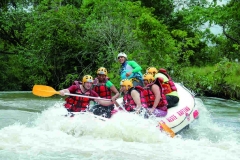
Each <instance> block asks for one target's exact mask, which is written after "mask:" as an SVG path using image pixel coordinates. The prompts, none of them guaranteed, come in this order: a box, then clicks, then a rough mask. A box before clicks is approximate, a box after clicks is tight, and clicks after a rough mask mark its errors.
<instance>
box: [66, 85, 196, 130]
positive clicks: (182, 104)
mask: <svg viewBox="0 0 240 160" xmlns="http://www.w3.org/2000/svg"><path fill="white" fill-rule="evenodd" d="M175 85H176V87H177V91H178V94H179V102H178V105H177V106H175V107H172V108H170V109H168V113H167V115H166V116H165V117H158V118H156V117H154V119H153V120H154V121H156V126H158V127H159V128H160V130H161V131H166V128H163V125H162V124H164V126H165V127H167V128H168V130H170V131H171V132H174V134H177V133H179V132H180V131H182V130H183V129H184V128H186V127H188V126H189V124H190V123H192V122H193V121H194V120H195V119H197V118H198V116H199V111H198V109H197V108H196V106H195V98H194V94H193V93H191V91H189V90H188V89H187V88H186V87H184V86H183V85H182V84H181V83H175ZM117 102H118V104H120V105H122V103H123V99H122V98H119V99H117ZM119 108H120V107H119ZM118 112H126V111H124V110H121V109H120V110H119V109H118V108H117V107H115V109H114V110H113V111H112V114H113V115H112V117H113V116H114V114H117V113H118ZM79 114H89V115H91V116H94V117H96V118H97V119H100V120H104V121H105V120H110V119H107V118H104V117H100V116H96V115H93V114H92V113H90V112H71V113H69V116H71V115H72V116H77V115H79ZM130 114H131V113H130ZM150 118H151V117H150Z"/></svg>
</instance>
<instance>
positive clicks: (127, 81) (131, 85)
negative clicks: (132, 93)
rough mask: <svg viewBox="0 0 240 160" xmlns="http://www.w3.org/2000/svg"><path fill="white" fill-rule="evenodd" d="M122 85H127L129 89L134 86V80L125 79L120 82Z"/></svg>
mask: <svg viewBox="0 0 240 160" xmlns="http://www.w3.org/2000/svg"><path fill="white" fill-rule="evenodd" d="M120 86H125V87H126V89H127V90H129V89H130V88H132V87H133V83H132V80H130V79H123V80H121V82H120Z"/></svg>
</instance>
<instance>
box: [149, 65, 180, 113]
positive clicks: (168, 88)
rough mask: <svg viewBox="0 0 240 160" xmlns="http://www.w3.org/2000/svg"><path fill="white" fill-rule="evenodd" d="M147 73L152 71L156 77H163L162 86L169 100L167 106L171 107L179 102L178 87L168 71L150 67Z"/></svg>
mask: <svg viewBox="0 0 240 160" xmlns="http://www.w3.org/2000/svg"><path fill="white" fill-rule="evenodd" d="M147 73H151V74H152V75H153V76H154V78H158V77H160V78H162V79H163V83H162V87H163V92H164V94H165V95H166V98H167V101H168V105H167V107H168V108H171V107H174V106H176V105H177V104H178V102H179V96H178V92H177V87H176V86H175V84H174V82H173V80H172V78H171V77H170V75H169V74H168V73H167V71H166V70H165V69H163V68H161V69H159V71H158V70H157V69H156V68H155V67H148V68H147Z"/></svg>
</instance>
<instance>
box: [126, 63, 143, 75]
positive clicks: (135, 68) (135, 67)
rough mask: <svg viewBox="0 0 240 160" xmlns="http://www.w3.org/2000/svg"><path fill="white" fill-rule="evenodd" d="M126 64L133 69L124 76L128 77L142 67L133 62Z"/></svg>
mask: <svg viewBox="0 0 240 160" xmlns="http://www.w3.org/2000/svg"><path fill="white" fill-rule="evenodd" d="M127 63H128V64H129V65H130V66H131V67H132V68H133V70H132V71H129V72H127V73H126V76H127V77H128V76H130V75H131V74H132V73H136V72H139V71H141V70H142V67H141V66H139V65H138V64H137V62H135V61H127Z"/></svg>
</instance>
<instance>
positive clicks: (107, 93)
mask: <svg viewBox="0 0 240 160" xmlns="http://www.w3.org/2000/svg"><path fill="white" fill-rule="evenodd" d="M107 74H108V72H107V69H106V68H104V67H100V68H99V69H98V70H97V77H96V78H95V79H94V81H93V90H94V91H95V92H96V93H97V94H98V95H99V96H100V97H101V98H106V99H111V100H112V102H114V103H115V104H116V105H117V106H118V104H117V103H116V99H117V98H118V97H119V92H118V90H117V89H116V87H115V86H114V85H113V84H112V82H111V81H110V79H109V78H108V77H107ZM112 93H113V94H114V95H113V96H112ZM113 109H114V104H112V105H110V106H107V107H106V106H102V105H101V104H98V105H95V106H93V107H91V109H90V111H92V112H93V113H94V114H95V115H102V114H104V113H107V114H110V113H111V112H112V110H113ZM107 117H111V115H107Z"/></svg>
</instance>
